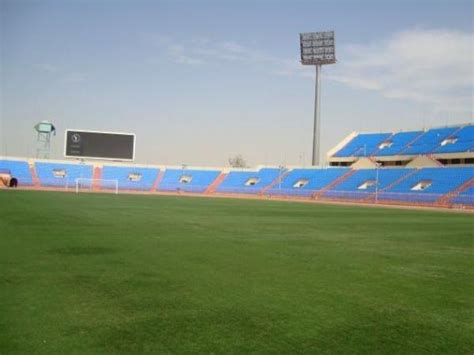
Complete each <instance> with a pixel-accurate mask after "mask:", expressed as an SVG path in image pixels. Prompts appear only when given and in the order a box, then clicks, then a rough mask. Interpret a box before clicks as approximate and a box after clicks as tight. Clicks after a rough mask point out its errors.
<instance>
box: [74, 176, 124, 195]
mask: <svg viewBox="0 0 474 355" xmlns="http://www.w3.org/2000/svg"><path fill="white" fill-rule="evenodd" d="M97 190H105V191H107V190H108V191H111V192H112V191H113V192H114V193H115V194H118V180H112V179H87V178H78V179H76V193H79V192H92V191H97Z"/></svg>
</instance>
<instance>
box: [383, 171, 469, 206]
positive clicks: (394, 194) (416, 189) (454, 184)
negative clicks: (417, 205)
mask: <svg viewBox="0 0 474 355" xmlns="http://www.w3.org/2000/svg"><path fill="white" fill-rule="evenodd" d="M472 177H474V168H473V167H456V168H448V167H440V168H423V169H419V170H418V171H417V172H416V173H415V174H413V175H411V176H409V177H407V178H406V179H405V180H403V181H401V182H400V183H399V184H397V185H395V186H393V187H392V188H390V189H388V190H386V191H384V192H382V193H381V194H379V198H380V199H386V200H403V201H413V202H434V201H436V200H438V199H439V198H440V197H442V196H443V195H444V194H446V193H448V192H450V191H453V190H455V189H456V188H458V187H459V186H461V185H462V184H464V183H465V182H466V181H468V180H469V179H471V178H472ZM423 185H425V186H426V187H424V188H423V187H422V186H423Z"/></svg>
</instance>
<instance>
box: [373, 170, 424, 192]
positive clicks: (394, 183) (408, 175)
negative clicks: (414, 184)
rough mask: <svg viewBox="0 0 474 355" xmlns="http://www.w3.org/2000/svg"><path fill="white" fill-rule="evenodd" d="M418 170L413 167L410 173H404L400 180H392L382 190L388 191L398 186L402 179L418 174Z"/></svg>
mask: <svg viewBox="0 0 474 355" xmlns="http://www.w3.org/2000/svg"><path fill="white" fill-rule="evenodd" d="M417 172H418V169H413V170H412V171H411V172H409V173H408V174H406V175H403V176H402V177H400V178H399V179H398V180H395V181H394V182H392V183H391V184H390V185H388V186H386V187H385V188H383V189H381V190H380V191H388V190H390V189H391V188H392V187H394V186H397V185H398V184H399V183H401V182H402V181H404V180H406V179H408V178H409V177H410V176H412V175H414V174H416V173H417Z"/></svg>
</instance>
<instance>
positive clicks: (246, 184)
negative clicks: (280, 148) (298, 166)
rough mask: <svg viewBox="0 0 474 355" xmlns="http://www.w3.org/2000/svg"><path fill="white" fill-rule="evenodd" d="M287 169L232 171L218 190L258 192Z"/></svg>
mask: <svg viewBox="0 0 474 355" xmlns="http://www.w3.org/2000/svg"><path fill="white" fill-rule="evenodd" d="M284 172H285V171H280V169H277V168H263V169H260V170H259V171H231V172H230V173H229V174H228V175H227V176H226V177H225V179H224V181H222V183H221V184H220V185H219V186H218V188H217V192H227V193H245V194H256V193H259V192H261V191H262V190H263V189H264V188H265V187H267V186H268V185H270V184H271V183H272V182H273V181H275V179H277V178H278V176H280V174H283V173H284Z"/></svg>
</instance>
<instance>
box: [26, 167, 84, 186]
mask: <svg viewBox="0 0 474 355" xmlns="http://www.w3.org/2000/svg"><path fill="white" fill-rule="evenodd" d="M35 169H36V175H38V179H39V181H40V184H41V185H42V186H61V187H68V186H69V187H73V186H75V184H76V179H79V178H83V179H92V165H86V164H66V163H45V162H36V163H35ZM88 184H89V183H87V182H83V185H88Z"/></svg>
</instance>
